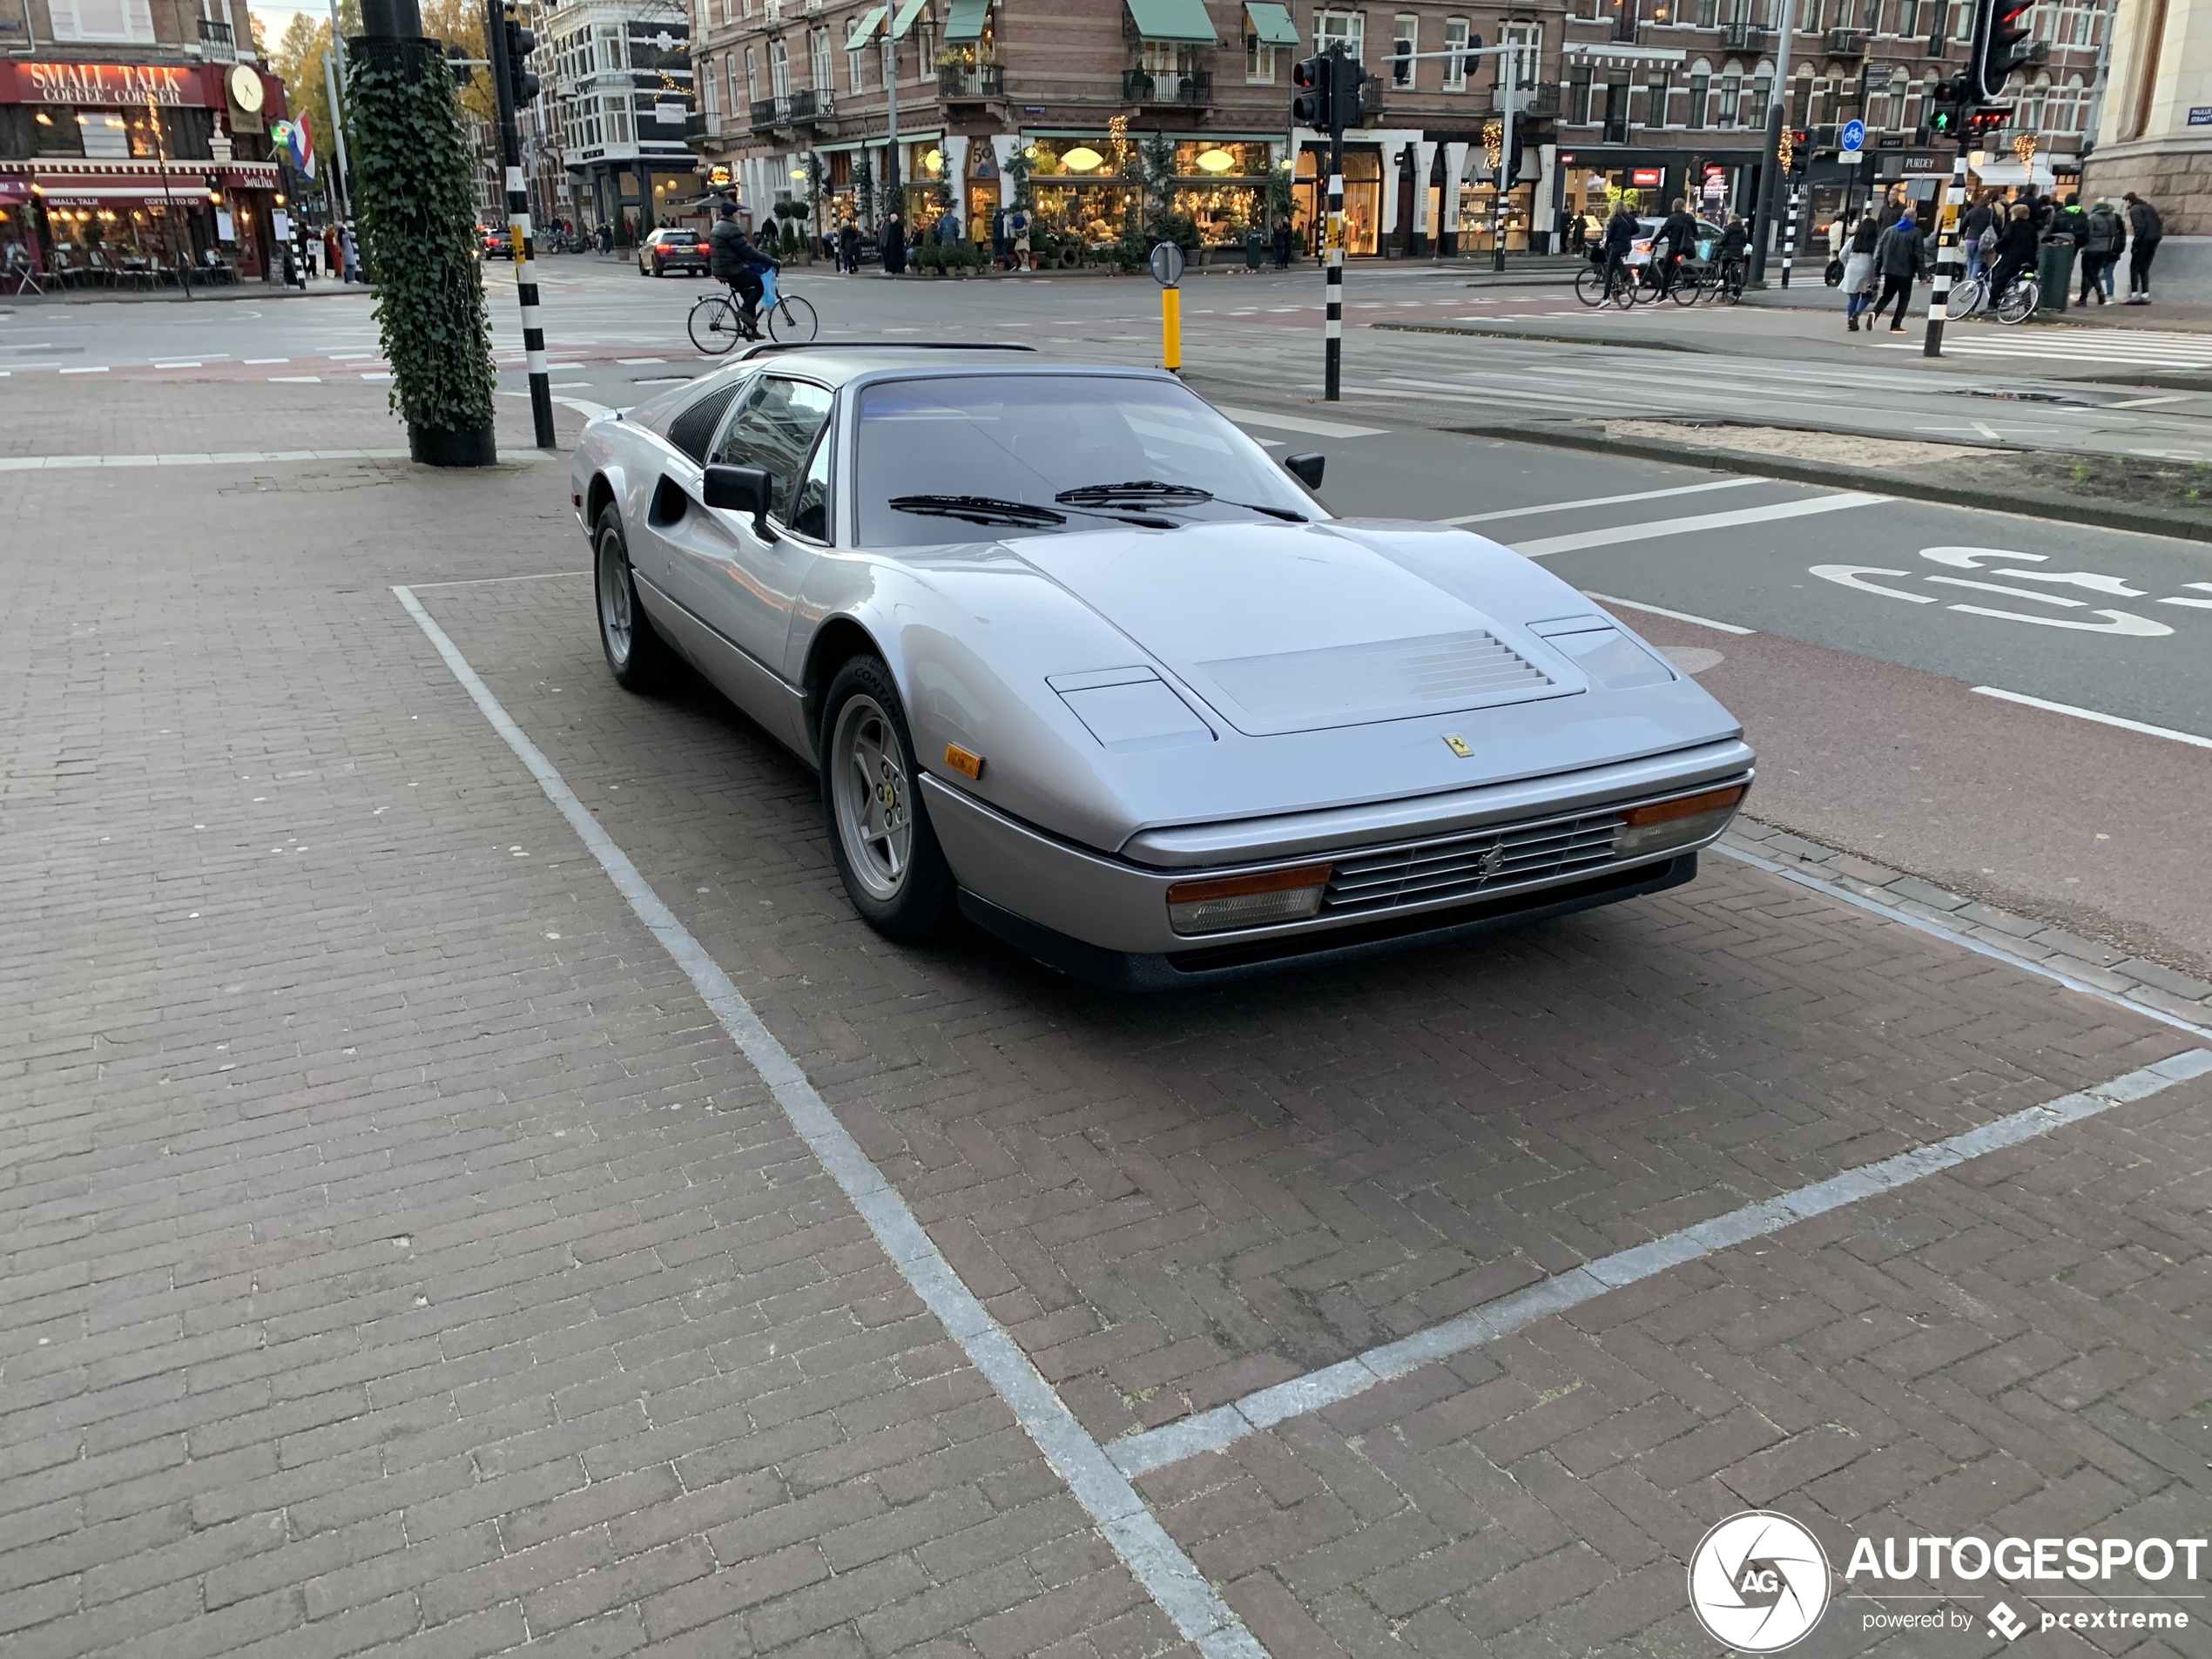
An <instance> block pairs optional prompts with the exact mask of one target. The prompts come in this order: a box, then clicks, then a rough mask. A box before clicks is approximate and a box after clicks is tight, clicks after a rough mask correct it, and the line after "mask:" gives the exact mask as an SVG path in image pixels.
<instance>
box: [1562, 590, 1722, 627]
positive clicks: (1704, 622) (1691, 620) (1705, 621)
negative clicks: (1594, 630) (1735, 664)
mask: <svg viewBox="0 0 2212 1659" xmlns="http://www.w3.org/2000/svg"><path fill="white" fill-rule="evenodd" d="M1582 592H1583V595H1584V597H1588V598H1591V599H1595V600H1596V601H1597V602H1598V603H1599V604H1602V605H1625V606H1626V607H1628V609H1629V610H1648V611H1649V612H1650V613H1651V614H1652V615H1653V616H1655V617H1673V618H1674V619H1675V620H1676V622H1686V623H1688V624H1690V625H1691V626H1692V627H1694V628H1710V629H1711V630H1712V631H1714V632H1715V633H1721V634H1755V633H1757V632H1758V630H1757V629H1756V628H1739V627H1737V625H1736V624H1734V623H1732V622H1715V621H1714V620H1713V619H1712V618H1711V617H1693V616H1691V615H1690V614H1689V612H1688V611H1687V610H1668V609H1667V607H1666V606H1664V605H1648V604H1644V603H1643V601H1642V600H1641V599H1616V598H1615V597H1613V596H1612V595H1611V594H1609V593H1592V592H1591V591H1590V590H1588V588H1585V589H1583V590H1582Z"/></svg>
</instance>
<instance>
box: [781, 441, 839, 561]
mask: <svg viewBox="0 0 2212 1659" xmlns="http://www.w3.org/2000/svg"><path fill="white" fill-rule="evenodd" d="M830 438H831V434H830V431H829V428H827V427H826V426H825V427H824V428H823V429H822V435H821V437H820V439H819V441H818V442H816V443H815V445H814V456H813V460H811V461H809V462H807V463H806V477H805V478H803V479H801V480H800V481H799V494H798V496H796V497H795V498H793V500H792V506H791V531H792V535H794V536H807V537H809V538H810V539H812V540H813V541H817V542H826V541H828V540H829V538H830V528H829V500H830Z"/></svg>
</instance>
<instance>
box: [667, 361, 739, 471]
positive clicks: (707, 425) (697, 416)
mask: <svg viewBox="0 0 2212 1659" xmlns="http://www.w3.org/2000/svg"><path fill="white" fill-rule="evenodd" d="M744 385H745V382H744V381H736V382H734V383H732V384H731V385H727V386H718V387H716V388H714V389H713V390H712V391H711V392H709V393H708V394H707V395H705V397H703V398H701V399H700V400H699V401H698V402H696V403H694V404H692V405H691V408H687V409H685V411H684V412H683V413H682V414H680V415H678V416H677V417H676V418H675V419H674V420H673V421H670V422H669V423H668V441H669V442H671V443H672V444H674V445H675V446H676V447H677V448H678V449H681V450H682V451H683V452H684V453H685V455H689V456H691V459H692V460H694V461H698V462H705V459H706V446H707V445H708V444H710V443H711V442H714V428H716V427H718V426H720V425H721V424H722V412H723V410H725V409H726V408H729V407H730V400H731V399H732V398H733V397H735V396H736V395H738V392H739V391H740V390H741V389H742V388H744Z"/></svg>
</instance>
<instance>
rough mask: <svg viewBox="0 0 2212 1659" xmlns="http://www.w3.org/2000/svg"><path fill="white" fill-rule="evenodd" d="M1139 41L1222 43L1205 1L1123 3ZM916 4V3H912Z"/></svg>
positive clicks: (1127, 0)
mask: <svg viewBox="0 0 2212 1659" xmlns="http://www.w3.org/2000/svg"><path fill="white" fill-rule="evenodd" d="M909 3H913V0H909ZM1122 3H1123V4H1124V5H1126V6H1127V7H1128V8H1129V18H1130V22H1131V23H1132V24H1136V33H1137V37H1138V38H1139V39H1140V40H1187V41H1197V42H1201V43H1203V44H1205V45H1208V46H1217V45H1219V44H1221V37H1220V36H1218V35H1217V34H1215V33H1214V31H1213V19H1212V18H1211V17H1207V16H1206V0H1122Z"/></svg>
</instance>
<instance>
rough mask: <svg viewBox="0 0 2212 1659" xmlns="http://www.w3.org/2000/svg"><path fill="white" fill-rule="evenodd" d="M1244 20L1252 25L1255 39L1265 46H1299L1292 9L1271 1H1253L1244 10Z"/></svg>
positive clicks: (1296, 26)
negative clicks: (1292, 18) (1292, 20)
mask: <svg viewBox="0 0 2212 1659" xmlns="http://www.w3.org/2000/svg"><path fill="white" fill-rule="evenodd" d="M1244 18H1245V21H1246V22H1247V23H1249V24H1251V31H1252V36H1253V38H1255V39H1256V40H1258V42H1259V44H1261V45H1263V46H1295V45H1297V44H1298V25H1297V24H1294V23H1292V22H1291V9H1290V8H1289V7H1288V6H1278V5H1274V4H1271V3H1270V0H1251V3H1250V4H1248V5H1246V6H1245V8H1244Z"/></svg>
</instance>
